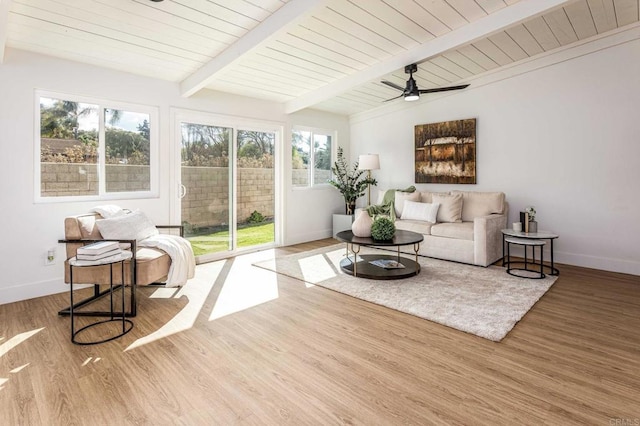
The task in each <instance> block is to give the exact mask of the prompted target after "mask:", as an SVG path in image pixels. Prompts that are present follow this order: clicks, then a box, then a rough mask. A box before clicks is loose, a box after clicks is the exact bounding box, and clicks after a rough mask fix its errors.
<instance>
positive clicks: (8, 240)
mask: <svg viewBox="0 0 640 426" xmlns="http://www.w3.org/2000/svg"><path fill="white" fill-rule="evenodd" d="M35 89H43V90H47V91H54V92H61V93H69V94H75V95H83V96H90V97H95V98H99V99H107V100H115V101H122V102H130V103H136V104H143V105H150V106H156V107H158V108H159V111H160V126H161V128H160V163H161V170H162V172H161V176H160V197H159V198H155V199H145V200H114V201H113V202H114V203H117V204H120V205H122V206H124V207H128V208H132V209H135V208H139V209H141V210H143V211H145V212H146V213H148V214H149V215H150V217H151V218H152V220H154V222H155V223H158V224H166V223H169V218H170V205H171V199H170V195H171V192H172V191H171V190H170V188H172V187H173V185H172V183H171V182H170V174H171V173H170V171H169V169H170V165H171V161H170V156H171V153H172V152H173V150H172V147H171V145H170V143H171V135H170V108H171V107H177V108H184V109H191V110H197V111H205V112H211V113H216V114H224V115H233V116H239V117H245V118H253V119H259V120H268V121H274V122H279V123H282V126H283V128H284V135H283V137H284V139H285V144H284V146H285V150H284V151H285V154H286V153H288V157H286V159H285V160H283V164H285V166H288V165H289V164H291V153H290V148H287V141H288V138H289V134H290V127H291V123H294V124H304V125H308V126H318V127H329V128H338V130H339V131H340V136H344V140H345V141H346V143H347V145H348V133H349V129H348V124H347V121H346V118H344V117H340V116H332V115H330V114H323V113H314V112H307V113H305V114H301V115H300V116H298V117H296V118H292V121H291V122H290V118H289V117H288V116H287V115H286V114H284V112H283V107H282V105H280V104H276V103H270V102H266V101H260V100H256V99H249V98H243V97H239V96H231V95H225V94H222V93H216V92H211V91H206V90H205V91H202V92H200V93H199V94H197V95H195V96H194V97H192V98H189V99H183V98H181V97H180V95H179V90H178V86H177V84H174V83H169V82H165V81H160V80H154V79H150V78H145V77H140V76H135V75H132V74H127V73H122V72H116V71H112V70H108V69H104V68H99V67H94V66H89V65H83V64H79V63H75V62H70V61H65V60H60V59H55V58H51V57H47V56H43V55H37V54H32V53H27V52H23V51H19V50H12V49H8V50H7V52H6V55H5V60H4V63H3V64H1V65H0V194H1V199H2V204H1V207H0V224H2V233H1V235H2V236H1V237H0V240H1V241H2V244H1V245H0V276H1V279H0V304H2V303H8V302H11V301H16V300H23V299H28V298H31V297H36V296H42V295H46V294H51V293H56V292H61V291H66V290H67V286H66V285H64V284H63V283H62V276H63V269H62V262H61V259H62V258H63V253H64V248H63V246H62V245H59V244H57V240H58V239H60V238H62V237H64V227H63V220H64V217H65V216H68V215H72V214H78V213H83V212H85V211H87V210H88V209H90V208H91V207H93V206H95V205H97V204H99V203H98V202H95V201H93V202H81V203H78V202H68V203H48V204H35V203H34V194H33V182H34V181H33V179H34V174H33V173H34V138H35V135H34V119H35V112H34V90H35ZM287 176H289V175H287ZM334 191H335V190H334ZM283 193H284V195H285V197H286V196H287V195H291V190H290V185H288V182H285V185H284V191H283ZM336 193H337V191H335V192H333V191H313V192H311V191H309V192H308V193H297V192H296V193H295V197H293V200H290V201H287V200H286V199H285V202H284V203H283V204H284V206H285V207H286V208H291V209H292V212H291V213H289V212H287V211H286V209H285V214H284V216H285V217H284V230H285V236H286V235H292V238H293V239H294V240H295V241H296V242H297V241H306V240H310V239H315V238H317V237H328V236H330V235H331V229H330V225H329V222H330V217H331V213H332V212H333V211H334V210H335V209H336V208H337V205H338V204H339V198H336ZM305 206H308V207H310V208H309V209H306V208H304V207H305ZM299 221H300V222H299ZM285 238H286V237H285ZM284 242H285V243H289V240H288V239H285V241H284ZM50 247H57V248H58V262H57V264H56V265H53V266H44V257H45V255H46V251H47V249H49V248H50Z"/></svg>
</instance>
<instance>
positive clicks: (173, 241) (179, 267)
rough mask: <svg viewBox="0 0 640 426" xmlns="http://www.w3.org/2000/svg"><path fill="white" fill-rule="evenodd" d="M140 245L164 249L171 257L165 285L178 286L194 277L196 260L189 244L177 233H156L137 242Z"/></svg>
mask: <svg viewBox="0 0 640 426" xmlns="http://www.w3.org/2000/svg"><path fill="white" fill-rule="evenodd" d="M138 246H140V247H153V248H158V249H160V250H163V251H165V252H166V253H167V254H168V255H169V257H170V258H171V266H170V267H169V274H168V275H167V283H166V285H167V287H179V286H181V285H184V284H186V282H187V280H188V279H191V278H193V277H194V275H195V272H196V260H195V256H194V255H193V250H192V248H191V244H190V243H189V241H187V240H186V239H184V238H182V237H179V236H177V235H167V234H158V235H153V236H151V237H147V238H145V239H144V240H142V241H140V242H139V243H138Z"/></svg>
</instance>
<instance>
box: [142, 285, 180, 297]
mask: <svg viewBox="0 0 640 426" xmlns="http://www.w3.org/2000/svg"><path fill="white" fill-rule="evenodd" d="M178 290H179V289H178V288H176V287H160V288H157V289H156V291H154V292H153V293H152V294H151V295H150V296H149V299H171V298H172V297H173V295H174V294H176V292H177V291H178Z"/></svg>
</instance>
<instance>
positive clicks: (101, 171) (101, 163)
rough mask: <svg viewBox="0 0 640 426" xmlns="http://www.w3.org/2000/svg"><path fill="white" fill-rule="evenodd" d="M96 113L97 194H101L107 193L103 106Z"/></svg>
mask: <svg viewBox="0 0 640 426" xmlns="http://www.w3.org/2000/svg"><path fill="white" fill-rule="evenodd" d="M99 110H100V113H99V114H98V129H99V130H98V194H99V195H100V196H103V195H104V194H106V193H107V167H106V162H107V152H106V151H107V150H106V145H107V144H106V139H105V125H104V118H105V107H103V106H100V108H99Z"/></svg>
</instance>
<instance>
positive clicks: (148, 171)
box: [36, 93, 157, 201]
mask: <svg viewBox="0 0 640 426" xmlns="http://www.w3.org/2000/svg"><path fill="white" fill-rule="evenodd" d="M36 100H37V105H38V108H37V111H38V112H37V113H38V117H37V119H36V125H37V129H36V134H37V135H38V136H37V137H36V145H37V149H36V152H37V153H38V159H37V161H36V170H37V174H38V175H39V176H37V178H36V199H37V200H38V201H46V200H55V201H64V200H65V199H77V198H78V197H82V199H103V198H104V199H109V198H134V197H135V198H140V197H150V196H157V167H156V165H155V162H156V161H157V157H156V145H157V144H156V143H155V141H156V140H157V135H156V133H157V132H156V130H155V128H156V127H155V126H157V110H156V109H154V108H149V107H141V106H134V105H125V104H114V103H113V102H110V103H107V102H102V101H95V100H90V99H89V100H88V99H85V98H78V97H72V96H67V95H59V94H49V93H36Z"/></svg>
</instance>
